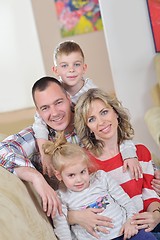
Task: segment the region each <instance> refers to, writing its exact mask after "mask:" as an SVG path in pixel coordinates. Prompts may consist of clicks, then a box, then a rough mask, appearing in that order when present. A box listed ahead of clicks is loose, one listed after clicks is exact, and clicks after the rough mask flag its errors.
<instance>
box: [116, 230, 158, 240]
mask: <svg viewBox="0 0 160 240" xmlns="http://www.w3.org/2000/svg"><path fill="white" fill-rule="evenodd" d="M155 234H157V233H155ZM130 239H131V240H157V239H158V238H157V239H156V237H155V236H154V235H153V233H151V232H148V233H147V232H145V231H144V229H142V230H140V231H139V232H138V233H137V234H136V235H135V236H133V237H131V238H130ZM114 240H123V236H120V237H117V238H114Z"/></svg>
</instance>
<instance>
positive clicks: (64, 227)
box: [53, 191, 72, 240]
mask: <svg viewBox="0 0 160 240" xmlns="http://www.w3.org/2000/svg"><path fill="white" fill-rule="evenodd" d="M57 193H58V191H57ZM67 212H68V209H67V206H66V205H65V204H64V203H63V202H62V213H63V215H62V216H61V215H59V213H57V214H56V216H55V217H54V218H53V225H54V232H55V234H56V236H57V237H58V239H60V240H66V239H67V240H72V236H71V231H70V225H69V224H68V221H67Z"/></svg>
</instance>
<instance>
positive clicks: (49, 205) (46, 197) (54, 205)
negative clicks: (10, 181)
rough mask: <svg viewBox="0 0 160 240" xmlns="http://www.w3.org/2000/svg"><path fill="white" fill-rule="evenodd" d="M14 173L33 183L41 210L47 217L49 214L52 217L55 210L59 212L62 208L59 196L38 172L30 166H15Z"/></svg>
mask: <svg viewBox="0 0 160 240" xmlns="http://www.w3.org/2000/svg"><path fill="white" fill-rule="evenodd" d="M15 173H16V175H17V176H18V177H19V178H20V179H22V180H24V181H27V182H31V183H32V184H33V186H34V188H35V190H36V191H37V193H38V194H39V195H40V197H41V199H42V206H43V210H44V211H45V212H46V213H47V216H48V217H49V216H51V217H52V218H53V217H54V216H55V214H56V212H57V210H58V212H59V214H61V212H62V210H61V204H60V201H59V198H58V197H57V194H56V192H55V191H54V190H53V188H51V187H50V186H49V184H48V183H47V182H46V180H45V179H44V177H43V175H42V174H41V173H40V172H38V171H37V170H36V169H35V168H31V167H17V168H15Z"/></svg>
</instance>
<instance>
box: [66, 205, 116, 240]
mask: <svg viewBox="0 0 160 240" xmlns="http://www.w3.org/2000/svg"><path fill="white" fill-rule="evenodd" d="M103 210H104V209H103V208H87V209H84V210H80V211H69V212H68V222H69V224H70V225H73V224H78V225H80V226H81V227H83V228H84V229H86V231H87V232H89V233H90V234H91V235H92V236H94V237H95V238H97V239H98V232H103V233H105V234H107V233H109V230H108V229H107V228H106V227H108V228H113V227H114V226H113V224H112V220H111V218H108V217H105V216H102V215H99V214H97V213H101V212H103Z"/></svg>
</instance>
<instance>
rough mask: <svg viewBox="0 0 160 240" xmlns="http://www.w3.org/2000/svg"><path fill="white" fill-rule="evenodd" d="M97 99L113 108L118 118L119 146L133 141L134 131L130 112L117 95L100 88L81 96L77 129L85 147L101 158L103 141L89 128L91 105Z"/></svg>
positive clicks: (76, 111)
mask: <svg viewBox="0 0 160 240" xmlns="http://www.w3.org/2000/svg"><path fill="white" fill-rule="evenodd" d="M97 99H98V100H101V101H102V102H103V103H104V104H105V105H106V107H111V108H113V110H114V111H115V112H116V114H117V116H118V129H117V131H118V144H121V143H122V142H123V141H124V140H129V139H132V138H133V136H134V130H133V128H132V125H131V123H130V117H129V113H128V110H127V109H125V108H124V107H123V106H122V104H121V102H120V101H118V99H117V98H116V96H115V95H111V94H107V93H106V92H104V91H103V90H101V89H98V88H92V89H89V90H88V91H87V92H85V93H84V94H83V95H82V96H80V98H79V99H78V102H77V104H76V107H75V119H74V124H75V129H76V132H77V135H78V137H79V138H80V141H81V142H82V144H83V145H84V147H85V148H86V149H88V150H89V151H90V152H92V153H93V154H95V155H96V156H100V155H101V154H102V152H103V141H101V140H97V139H96V138H95V136H94V134H93V133H91V132H90V129H89V128H88V126H87V118H88V113H89V109H90V106H91V103H92V102H93V101H95V100H97Z"/></svg>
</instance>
